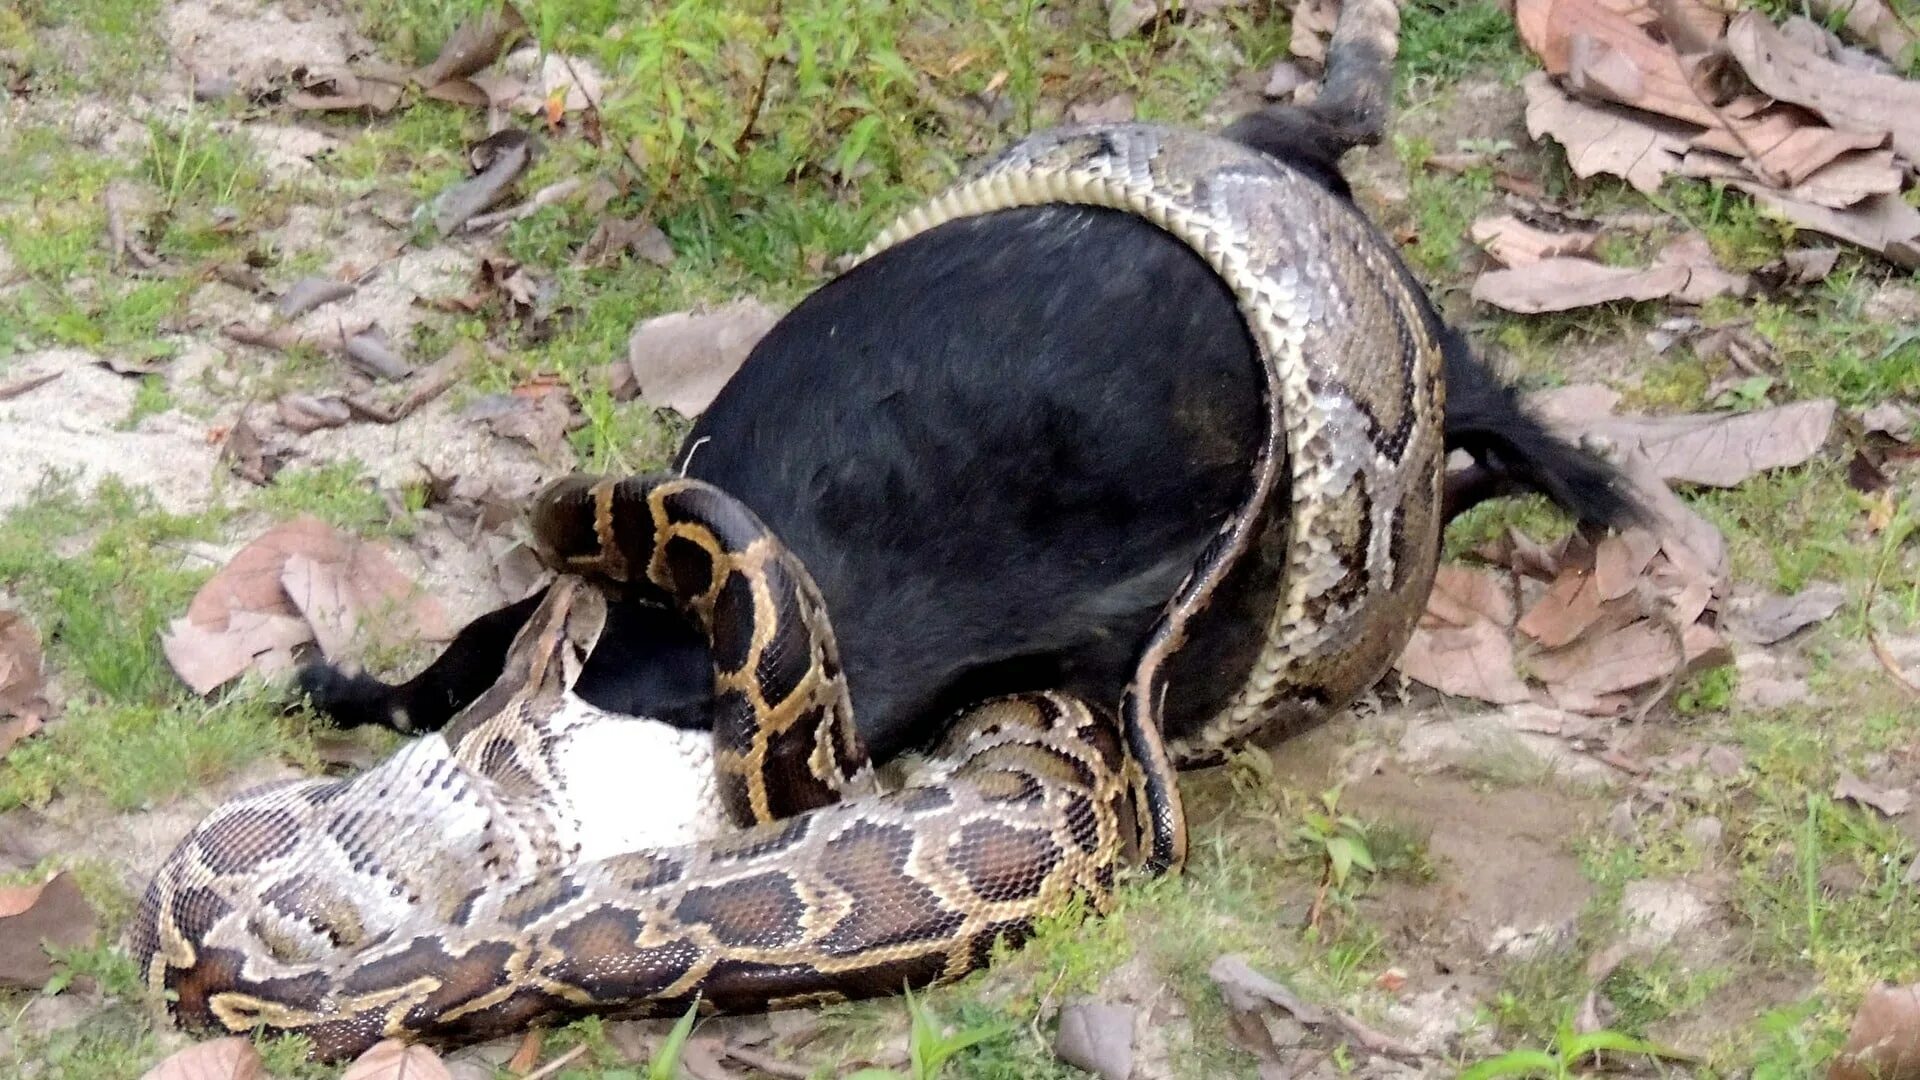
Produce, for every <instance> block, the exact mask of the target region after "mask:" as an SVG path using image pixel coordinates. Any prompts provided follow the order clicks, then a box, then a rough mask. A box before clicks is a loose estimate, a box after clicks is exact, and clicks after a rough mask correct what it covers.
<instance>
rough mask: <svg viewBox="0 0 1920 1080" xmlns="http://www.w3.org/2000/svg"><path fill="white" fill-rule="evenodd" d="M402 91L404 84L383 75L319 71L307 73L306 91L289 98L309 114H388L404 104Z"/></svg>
mask: <svg viewBox="0 0 1920 1080" xmlns="http://www.w3.org/2000/svg"><path fill="white" fill-rule="evenodd" d="M401 89H402V87H401V84H400V82H398V81H395V79H393V78H391V77H385V76H383V75H382V74H380V73H371V72H354V71H349V70H347V69H346V68H316V69H314V70H312V71H310V72H308V73H307V76H306V78H305V80H303V84H302V89H299V90H296V91H294V92H293V93H291V94H288V95H287V104H288V105H291V106H293V107H294V108H296V109H303V110H306V111H309V112H358V111H361V110H365V111H368V112H373V113H378V114H385V113H389V112H392V111H393V109H394V107H395V106H397V105H399V104H400V92H401Z"/></svg>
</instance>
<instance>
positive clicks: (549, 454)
mask: <svg viewBox="0 0 1920 1080" xmlns="http://www.w3.org/2000/svg"><path fill="white" fill-rule="evenodd" d="M568 402H569V396H568V394H567V393H566V392H565V391H564V390H559V389H545V390H544V392H540V393H532V392H529V393H513V394H499V395H494V396H492V397H487V398H482V399H480V400H479V401H476V402H474V403H473V404H472V405H471V406H469V407H468V408H467V410H466V412H465V413H463V414H462V415H464V416H466V417H467V418H469V419H475V420H479V421H481V422H483V423H485V424H486V425H487V429H488V430H489V431H491V432H493V433H494V434H495V435H498V436H500V437H501V438H503V439H519V440H520V441H522V442H524V443H526V444H527V445H528V446H531V447H533V451H534V453H535V454H537V455H538V456H539V457H540V458H541V459H542V460H544V461H548V462H553V463H568V464H570V463H571V461H572V458H573V454H572V451H571V449H570V448H569V447H568V446H567V431H568V430H569V429H570V428H572V426H573V409H572V407H571V406H570V405H569V403H568Z"/></svg>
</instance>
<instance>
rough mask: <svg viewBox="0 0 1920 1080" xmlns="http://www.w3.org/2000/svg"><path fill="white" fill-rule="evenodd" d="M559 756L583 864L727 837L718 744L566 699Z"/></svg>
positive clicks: (691, 733)
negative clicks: (716, 779) (717, 776)
mask: <svg viewBox="0 0 1920 1080" xmlns="http://www.w3.org/2000/svg"><path fill="white" fill-rule="evenodd" d="M564 708H565V712H566V713H568V714H570V715H568V716H567V717H566V720H567V722H565V723H558V724H555V725H554V726H555V728H556V729H557V730H560V731H562V732H564V733H565V734H563V735H561V737H560V742H559V744H558V745H557V746H556V747H555V748H554V750H555V753H554V761H555V764H556V765H557V766H558V768H559V771H560V776H561V789H562V790H563V791H565V792H566V794H567V797H568V801H569V802H571V803H572V807H571V809H572V811H573V812H572V814H571V815H570V816H572V817H574V818H575V819H576V820H577V821H578V822H579V830H580V831H579V834H578V836H577V837H576V839H577V840H578V841H579V843H580V855H579V858H580V859H581V860H583V861H585V860H591V859H603V858H606V857H608V856H610V855H618V854H621V853H623V852H629V851H639V850H642V849H646V848H660V847H674V846H677V845H680V844H692V843H697V842H699V841H701V840H705V839H709V838H711V837H714V836H717V835H719V834H720V833H722V832H725V831H727V829H728V823H727V820H726V818H725V816H724V814H723V812H722V811H721V809H720V805H719V801H718V799H717V797H716V796H715V794H714V787H713V736H712V735H710V734H709V733H707V732H704V731H683V730H681V729H679V728H675V727H672V726H671V725H668V724H663V723H661V722H659V721H657V720H648V719H645V718H642V717H630V716H619V715H615V714H612V713H603V712H600V711H599V710H596V709H594V708H593V707H592V706H590V705H587V704H586V703H585V702H582V701H580V700H579V699H578V698H577V697H575V696H574V695H572V694H568V695H567V703H566V705H565V707H564Z"/></svg>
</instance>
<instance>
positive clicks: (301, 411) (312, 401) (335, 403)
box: [274, 394, 353, 435]
mask: <svg viewBox="0 0 1920 1080" xmlns="http://www.w3.org/2000/svg"><path fill="white" fill-rule="evenodd" d="M274 411H275V414H276V415H277V416H278V417H279V419H280V423H281V424H282V425H283V426H284V427H286V428H287V429H288V430H290V431H294V432H298V433H299V434H302V435H305V434H307V433H308V432H313V431H319V430H320V429H321V428H335V427H342V426H344V425H345V424H346V423H347V421H349V420H352V419H353V411H352V410H351V409H349V408H348V407H347V403H346V402H345V401H342V400H341V399H339V398H337V397H332V396H328V397H315V396H314V395H312V394H284V395H282V396H281V398H280V400H279V401H278V402H276V403H275V405H274Z"/></svg>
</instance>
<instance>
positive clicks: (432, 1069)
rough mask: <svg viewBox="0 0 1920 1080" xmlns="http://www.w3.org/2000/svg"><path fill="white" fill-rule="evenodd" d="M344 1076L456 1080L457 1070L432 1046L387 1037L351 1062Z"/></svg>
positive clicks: (351, 1079)
mask: <svg viewBox="0 0 1920 1080" xmlns="http://www.w3.org/2000/svg"><path fill="white" fill-rule="evenodd" d="M340 1080H453V1073H452V1072H450V1071H449V1070H448V1069H447V1065H446V1062H444V1061H441V1060H440V1055H438V1054H436V1053H434V1052H433V1051H432V1050H431V1049H429V1048H427V1047H425V1046H422V1045H420V1044H419V1043H412V1044H409V1043H404V1042H401V1041H400V1040H398V1039H386V1040H383V1041H381V1042H377V1043H375V1044H373V1046H372V1047H370V1048H368V1050H367V1052H366V1053H364V1054H361V1055H360V1056H359V1058H357V1059H356V1060H355V1061H354V1063H353V1064H351V1065H349V1066H347V1071H346V1072H344V1073H341V1074H340Z"/></svg>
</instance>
